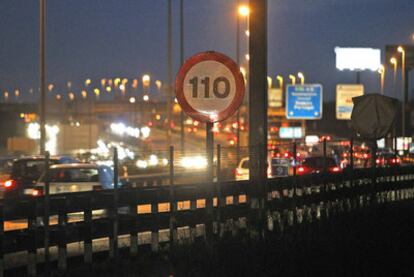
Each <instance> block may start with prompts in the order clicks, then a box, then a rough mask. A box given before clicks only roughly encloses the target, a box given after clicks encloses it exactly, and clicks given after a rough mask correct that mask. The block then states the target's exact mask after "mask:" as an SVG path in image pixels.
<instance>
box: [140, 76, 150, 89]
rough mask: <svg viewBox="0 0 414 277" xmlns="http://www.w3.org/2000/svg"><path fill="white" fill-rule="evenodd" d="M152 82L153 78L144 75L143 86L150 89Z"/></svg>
mask: <svg viewBox="0 0 414 277" xmlns="http://www.w3.org/2000/svg"><path fill="white" fill-rule="evenodd" d="M150 81H151V77H150V76H149V75H148V74H144V75H143V76H142V85H143V86H144V87H149V85H150Z"/></svg>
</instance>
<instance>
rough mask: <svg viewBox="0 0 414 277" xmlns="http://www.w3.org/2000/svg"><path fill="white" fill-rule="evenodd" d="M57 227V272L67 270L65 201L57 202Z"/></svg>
mask: <svg viewBox="0 0 414 277" xmlns="http://www.w3.org/2000/svg"><path fill="white" fill-rule="evenodd" d="M58 213H59V214H58V225H59V242H58V270H59V271H62V272H64V271H66V269H67V262H66V259H67V249H66V226H67V223H68V216H67V214H66V199H61V200H60V201H59V212H58Z"/></svg>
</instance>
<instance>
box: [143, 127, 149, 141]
mask: <svg viewBox="0 0 414 277" xmlns="http://www.w3.org/2000/svg"><path fill="white" fill-rule="evenodd" d="M150 133H151V129H150V128H149V127H146V126H145V127H142V128H141V134H142V137H143V138H144V139H146V138H148V137H149V136H150Z"/></svg>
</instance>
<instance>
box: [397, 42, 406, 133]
mask: <svg viewBox="0 0 414 277" xmlns="http://www.w3.org/2000/svg"><path fill="white" fill-rule="evenodd" d="M397 51H398V52H399V53H401V75H402V76H401V82H402V122H401V123H402V130H401V134H402V136H403V137H405V114H406V107H405V105H406V103H405V93H404V92H405V88H404V87H405V50H404V48H403V47H401V46H398V48H397Z"/></svg>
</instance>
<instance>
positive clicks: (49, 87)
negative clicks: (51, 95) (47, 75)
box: [47, 84, 54, 92]
mask: <svg viewBox="0 0 414 277" xmlns="http://www.w3.org/2000/svg"><path fill="white" fill-rule="evenodd" d="M53 88H54V85H53V84H49V85H48V86H47V90H48V91H49V92H52V90H53Z"/></svg>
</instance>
